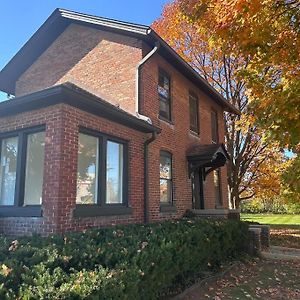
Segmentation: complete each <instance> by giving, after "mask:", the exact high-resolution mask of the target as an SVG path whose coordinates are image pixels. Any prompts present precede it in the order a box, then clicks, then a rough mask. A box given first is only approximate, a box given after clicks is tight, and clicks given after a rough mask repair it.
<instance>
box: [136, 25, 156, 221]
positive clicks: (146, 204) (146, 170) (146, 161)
mask: <svg viewBox="0 0 300 300" xmlns="http://www.w3.org/2000/svg"><path fill="white" fill-rule="evenodd" d="M150 30H151V29H150ZM159 47H160V45H159V43H158V42H157V43H155V46H154V48H153V49H152V50H151V51H150V52H149V53H148V54H147V55H146V56H145V57H144V58H143V59H142V60H141V61H140V62H139V64H138V65H137V67H136V73H135V76H136V78H135V79H136V80H135V113H136V116H137V117H138V118H139V119H141V120H144V121H146V122H147V123H150V124H152V121H151V119H150V118H149V117H147V116H144V115H142V114H140V90H141V82H140V73H141V69H142V67H143V65H144V64H145V63H146V62H147V61H148V60H149V59H150V58H151V57H152V56H153V55H154V54H155V53H156V52H157V51H158V49H159ZM156 135H157V133H156V132H153V133H152V136H151V137H150V138H149V139H147V140H146V141H145V142H144V223H145V224H146V223H148V222H149V174H148V173H149V159H148V153H149V149H148V146H149V144H150V143H152V142H153V141H154V140H155V139H156Z"/></svg>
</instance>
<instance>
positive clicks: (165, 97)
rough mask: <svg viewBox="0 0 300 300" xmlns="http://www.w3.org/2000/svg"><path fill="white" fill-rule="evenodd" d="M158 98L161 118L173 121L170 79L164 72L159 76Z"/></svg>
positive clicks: (160, 71) (160, 72)
mask: <svg viewBox="0 0 300 300" xmlns="http://www.w3.org/2000/svg"><path fill="white" fill-rule="evenodd" d="M158 97H159V115H160V117H162V118H164V119H166V120H168V121H171V94H170V77H169V76H168V75H167V74H166V73H165V72H164V71H162V70H159V75H158Z"/></svg>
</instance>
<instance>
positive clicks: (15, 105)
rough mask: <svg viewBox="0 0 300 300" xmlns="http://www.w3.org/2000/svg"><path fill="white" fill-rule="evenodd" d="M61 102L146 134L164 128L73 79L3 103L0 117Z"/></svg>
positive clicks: (0, 105) (0, 108)
mask: <svg viewBox="0 0 300 300" xmlns="http://www.w3.org/2000/svg"><path fill="white" fill-rule="evenodd" d="M59 103H65V104H68V105H71V106H73V107H76V108H79V109H81V110H83V111H86V112H89V113H91V114H94V115H97V116H100V117H103V118H106V119H108V120H111V121H113V122H116V123H119V124H122V125H124V126H127V127H130V128H133V129H135V130H138V131H141V132H144V133H152V132H157V133H159V132H160V131H161V130H160V128H158V127H156V126H153V125H151V124H149V123H147V122H145V121H143V120H141V119H139V118H137V117H136V116H134V115H132V114H130V113H128V112H126V111H124V110H123V109H121V108H119V107H117V106H115V105H113V104H111V103H109V102H108V101H106V100H105V99H102V98H100V97H99V96H96V95H95V94H93V93H91V92H89V91H87V90H85V89H83V88H81V87H79V86H77V85H75V84H73V83H70V82H66V83H63V84H60V85H56V86H53V87H50V88H47V89H44V90H41V91H38V92H35V93H32V94H28V95H25V96H21V97H16V98H13V99H10V100H6V101H3V102H1V103H0V117H5V116H10V115H15V114H18V113H22V112H26V111H31V110H36V109H40V108H44V107H48V106H52V105H55V104H59Z"/></svg>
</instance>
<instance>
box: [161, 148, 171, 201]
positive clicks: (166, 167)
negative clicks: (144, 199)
mask: <svg viewBox="0 0 300 300" xmlns="http://www.w3.org/2000/svg"><path fill="white" fill-rule="evenodd" d="M172 202H173V182H172V154H171V153H169V152H166V151H161V152H160V203H161V204H172Z"/></svg>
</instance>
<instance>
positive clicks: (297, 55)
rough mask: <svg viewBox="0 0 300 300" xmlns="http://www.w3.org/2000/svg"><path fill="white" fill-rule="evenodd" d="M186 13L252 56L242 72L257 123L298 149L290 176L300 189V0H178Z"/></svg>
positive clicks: (221, 41)
mask: <svg viewBox="0 0 300 300" xmlns="http://www.w3.org/2000/svg"><path fill="white" fill-rule="evenodd" d="M177 5H178V6H179V7H180V11H181V14H182V15H183V16H182V18H184V19H185V20H186V21H187V23H189V24H191V25H192V26H194V27H195V30H196V31H197V32H199V33H202V32H209V34H210V41H209V42H210V44H211V45H214V47H215V48H217V49H220V48H222V49H224V48H229V49H230V53H232V54H233V55H235V56H236V57H241V58H242V59H244V60H245V61H248V62H249V63H248V65H247V68H245V69H241V70H240V71H239V75H240V76H242V78H243V79H244V83H245V86H246V87H247V95H248V99H249V100H250V102H251V106H252V107H253V110H254V111H255V114H254V115H253V116H254V120H255V122H256V124H258V125H259V126H261V127H262V128H264V130H265V132H266V133H267V136H268V138H269V140H274V139H275V140H277V141H278V142H279V143H280V146H281V147H283V148H289V149H292V150H293V151H294V153H296V154H297V157H296V158H295V159H294V160H293V165H291V166H290V167H289V168H288V171H289V173H287V174H286V175H285V176H284V178H285V180H286V181H287V182H288V183H289V185H290V188H291V189H293V190H294V191H295V192H298V193H299V194H300V168H299V165H300V155H299V153H300V67H299V66H300V1H299V0H264V1H261V0H252V1H246V0H234V1H229V0H218V1H215V0H178V2H177Z"/></svg>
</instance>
